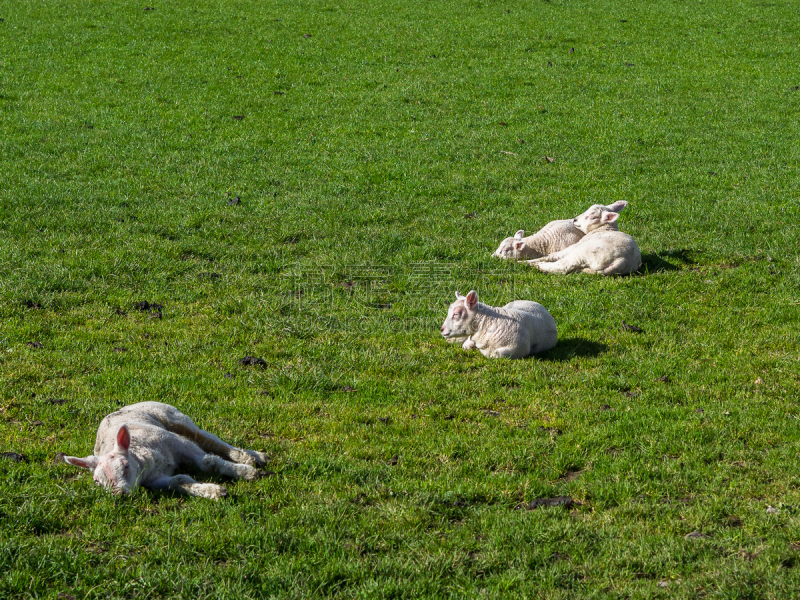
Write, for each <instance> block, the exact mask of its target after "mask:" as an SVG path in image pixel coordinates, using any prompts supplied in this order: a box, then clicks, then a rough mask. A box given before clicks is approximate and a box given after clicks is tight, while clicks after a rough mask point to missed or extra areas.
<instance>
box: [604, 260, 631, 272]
mask: <svg viewBox="0 0 800 600" xmlns="http://www.w3.org/2000/svg"><path fill="white" fill-rule="evenodd" d="M627 262H628V261H627V259H626V258H625V257H624V256H620V257H619V258H615V259H614V260H613V261H611V264H610V265H608V266H607V267H606V268H605V269H603V271H602V273H603V275H621V274H622V269H623V267H625V265H626V263H627Z"/></svg>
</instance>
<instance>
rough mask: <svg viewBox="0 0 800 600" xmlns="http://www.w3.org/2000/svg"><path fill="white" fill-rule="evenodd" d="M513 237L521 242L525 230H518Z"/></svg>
mask: <svg viewBox="0 0 800 600" xmlns="http://www.w3.org/2000/svg"><path fill="white" fill-rule="evenodd" d="M514 237H515V238H516V239H518V240H521V239H522V238H524V237H525V230H524V229H520V230H519V231H518V232H517V233H515V234H514Z"/></svg>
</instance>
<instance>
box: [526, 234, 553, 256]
mask: <svg viewBox="0 0 800 600" xmlns="http://www.w3.org/2000/svg"><path fill="white" fill-rule="evenodd" d="M525 245H526V246H527V247H528V248H529V249H530V251H531V252H535V253H536V256H545V255H547V254H549V253H550V252H549V247H550V240H548V239H546V238H545V237H544V236H541V235H532V236H530V237H529V238H527V239H526V240H525Z"/></svg>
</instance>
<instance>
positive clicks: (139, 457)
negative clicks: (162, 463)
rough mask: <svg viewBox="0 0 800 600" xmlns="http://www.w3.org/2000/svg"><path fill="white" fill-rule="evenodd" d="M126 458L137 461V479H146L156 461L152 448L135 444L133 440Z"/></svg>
mask: <svg viewBox="0 0 800 600" xmlns="http://www.w3.org/2000/svg"><path fill="white" fill-rule="evenodd" d="M128 460H135V461H136V462H137V463H139V469H140V470H139V479H140V480H141V481H145V480H147V478H148V476H149V475H150V474H151V472H152V471H153V467H154V466H155V463H156V461H155V457H154V456H153V451H152V450H150V449H149V448H147V447H146V446H136V445H134V443H133V442H131V446H130V449H129V450H128Z"/></svg>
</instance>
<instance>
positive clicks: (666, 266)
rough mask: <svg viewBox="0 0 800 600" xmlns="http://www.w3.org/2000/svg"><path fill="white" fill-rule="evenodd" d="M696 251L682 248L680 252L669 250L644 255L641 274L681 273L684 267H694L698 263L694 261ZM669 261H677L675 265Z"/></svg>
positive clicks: (640, 269) (640, 268)
mask: <svg viewBox="0 0 800 600" xmlns="http://www.w3.org/2000/svg"><path fill="white" fill-rule="evenodd" d="M694 254H695V252H694V250H689V249H688V248H681V249H680V250H667V251H664V252H661V253H660V254H642V266H641V267H639V273H665V272H667V271H680V269H681V267H683V266H684V265H693V264H695V263H696V262H697V261H696V260H695V259H694ZM668 259H671V260H673V261H677V262H678V263H679V264H677V265H675V264H673V263H671V262H670V261H669V260H668Z"/></svg>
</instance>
